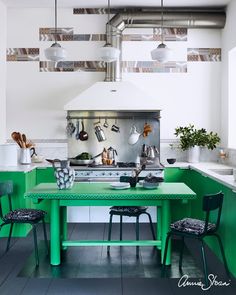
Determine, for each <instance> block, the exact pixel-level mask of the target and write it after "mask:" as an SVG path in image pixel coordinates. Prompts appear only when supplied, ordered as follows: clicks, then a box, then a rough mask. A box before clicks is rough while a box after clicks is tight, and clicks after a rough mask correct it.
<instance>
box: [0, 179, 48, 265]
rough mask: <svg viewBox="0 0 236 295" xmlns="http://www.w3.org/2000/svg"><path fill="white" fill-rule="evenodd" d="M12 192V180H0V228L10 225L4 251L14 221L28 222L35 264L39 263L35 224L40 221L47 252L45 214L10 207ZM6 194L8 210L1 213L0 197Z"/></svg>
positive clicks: (43, 212) (41, 211) (8, 244)
mask: <svg viewBox="0 0 236 295" xmlns="http://www.w3.org/2000/svg"><path fill="white" fill-rule="evenodd" d="M12 194H13V182H12V181H10V180H9V181H4V182H0V218H1V220H2V223H1V224H0V229H1V228H2V227H3V226H5V225H10V231H9V236H8V240H7V247H6V252H7V251H8V250H9V247H10V241H11V236H12V230H13V225H14V224H15V223H29V224H31V226H32V228H33V236H34V249H35V260H36V265H37V266H38V265H39V255H38V245H37V232H36V226H37V224H38V223H39V222H40V221H42V224H43V232H44V240H45V246H46V249H47V253H48V250H49V249H48V241H47V233H46V227H45V221H44V216H45V214H46V212H45V211H43V210H38V209H16V210H13V209H12V201H11V196H12ZM3 196H6V197H7V200H8V204H7V205H8V206H9V210H10V211H9V212H8V213H6V214H5V215H4V213H3V208H2V207H3V206H2V204H1V201H2V197H3Z"/></svg>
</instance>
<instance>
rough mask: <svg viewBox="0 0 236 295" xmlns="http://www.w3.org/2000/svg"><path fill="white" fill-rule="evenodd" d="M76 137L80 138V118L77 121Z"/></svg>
mask: <svg viewBox="0 0 236 295" xmlns="http://www.w3.org/2000/svg"><path fill="white" fill-rule="evenodd" d="M75 139H77V140H79V120H77V122H76V133H75Z"/></svg>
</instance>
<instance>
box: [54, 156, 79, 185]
mask: <svg viewBox="0 0 236 295" xmlns="http://www.w3.org/2000/svg"><path fill="white" fill-rule="evenodd" d="M52 165H53V167H54V170H55V172H54V175H55V177H56V180H57V186H58V188H59V189H70V188H72V186H73V184H74V179H75V170H74V169H72V168H70V167H69V161H66V160H65V161H61V160H58V159H55V160H53V161H52Z"/></svg>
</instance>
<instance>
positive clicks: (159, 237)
mask: <svg viewBox="0 0 236 295" xmlns="http://www.w3.org/2000/svg"><path fill="white" fill-rule="evenodd" d="M156 208H157V228H156V237H157V240H159V241H160V240H161V207H156ZM157 249H159V250H161V247H159V246H157Z"/></svg>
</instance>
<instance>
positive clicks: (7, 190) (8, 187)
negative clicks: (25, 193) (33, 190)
mask: <svg viewBox="0 0 236 295" xmlns="http://www.w3.org/2000/svg"><path fill="white" fill-rule="evenodd" d="M12 194H13V182H12V181H11V180H7V181H1V182H0V218H1V219H3V210H2V204H1V199H2V197H3V196H7V197H8V202H9V210H10V211H11V210H12V203H11V195H12Z"/></svg>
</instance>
